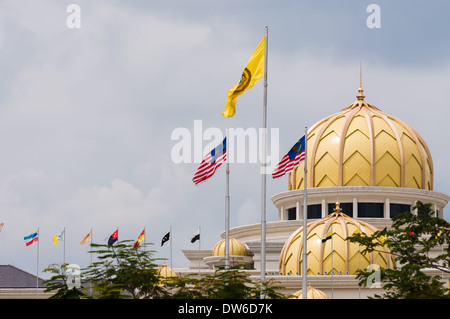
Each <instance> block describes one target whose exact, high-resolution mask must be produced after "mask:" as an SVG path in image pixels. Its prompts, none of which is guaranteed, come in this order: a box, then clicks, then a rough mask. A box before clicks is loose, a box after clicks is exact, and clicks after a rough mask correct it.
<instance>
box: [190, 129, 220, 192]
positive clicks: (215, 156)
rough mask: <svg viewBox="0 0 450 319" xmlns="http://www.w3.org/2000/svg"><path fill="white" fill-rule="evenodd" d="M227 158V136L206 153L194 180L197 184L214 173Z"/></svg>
mask: <svg viewBox="0 0 450 319" xmlns="http://www.w3.org/2000/svg"><path fill="white" fill-rule="evenodd" d="M226 160H227V138H226V137H225V138H224V139H223V142H222V143H221V144H219V145H218V146H217V147H216V148H215V149H213V150H212V151H211V152H209V153H208V154H206V156H205V157H204V158H203V161H202V162H201V164H200V166H199V167H198V169H197V172H195V175H194V178H192V181H193V182H194V184H195V185H198V184H199V183H201V182H203V181H205V180H207V179H208V178H210V177H211V176H213V175H214V173H215V172H216V170H217V169H218V168H219V167H220V165H222V163H223V162H225V161H226Z"/></svg>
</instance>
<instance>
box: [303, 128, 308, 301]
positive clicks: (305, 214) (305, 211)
mask: <svg viewBox="0 0 450 319" xmlns="http://www.w3.org/2000/svg"><path fill="white" fill-rule="evenodd" d="M307 143H308V128H307V127H305V164H304V173H305V177H304V183H303V256H302V298H303V299H306V298H307V287H308V285H307V280H308V263H307V262H308V260H307V258H308V251H307V242H308V241H307V235H308V232H307V225H308V195H307V188H308V183H307V172H308V165H307V155H308V154H307V151H308V148H307Z"/></svg>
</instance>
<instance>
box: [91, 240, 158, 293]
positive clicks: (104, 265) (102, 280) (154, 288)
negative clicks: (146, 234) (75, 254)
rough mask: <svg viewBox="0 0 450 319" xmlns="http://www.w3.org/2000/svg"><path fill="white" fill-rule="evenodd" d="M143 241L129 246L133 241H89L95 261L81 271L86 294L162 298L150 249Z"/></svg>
mask: <svg viewBox="0 0 450 319" xmlns="http://www.w3.org/2000/svg"><path fill="white" fill-rule="evenodd" d="M145 246H147V245H146V244H144V245H140V246H139V247H138V248H133V242H132V241H130V240H124V241H120V242H117V244H115V245H113V246H108V245H99V244H91V247H92V248H94V250H92V251H90V253H94V254H97V259H98V261H96V262H94V263H92V264H91V265H89V266H88V267H87V268H86V269H85V270H84V271H83V276H84V281H85V282H86V286H87V287H86V288H85V289H84V291H85V292H86V296H85V297H86V298H99V299H118V298H133V299H146V298H164V297H165V296H166V295H167V292H166V290H165V289H164V287H162V286H161V285H160V278H159V275H158V272H157V267H158V265H157V264H156V263H155V261H156V260H155V259H154V258H153V257H152V256H153V253H154V252H153V251H150V250H146V249H144V247H145Z"/></svg>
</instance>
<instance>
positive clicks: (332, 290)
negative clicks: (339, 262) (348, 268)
mask: <svg viewBox="0 0 450 319" xmlns="http://www.w3.org/2000/svg"><path fill="white" fill-rule="evenodd" d="M333 237H334V236H333V223H331V299H333V292H334V289H333V278H334V276H333V275H334V269H333V255H334V254H333V252H334V251H333Z"/></svg>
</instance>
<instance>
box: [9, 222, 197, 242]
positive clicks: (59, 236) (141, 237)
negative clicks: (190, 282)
mask: <svg viewBox="0 0 450 319" xmlns="http://www.w3.org/2000/svg"><path fill="white" fill-rule="evenodd" d="M2 228H3V223H2V224H0V231H1V229H2ZM64 232H65V230H63V231H62V232H61V233H60V234H57V235H55V236H53V237H52V239H53V246H55V245H56V244H57V243H58V242H60V241H64ZM170 236H171V231H169V232H168V233H167V234H165V235H164V236H163V238H162V240H161V247H162V246H164V245H165V244H166V243H168V242H169V241H170ZM23 239H24V240H25V244H26V245H27V246H30V245H31V244H33V243H35V242H37V241H38V240H39V231H37V232H34V233H32V234H30V235H28V236H25V237H24V238H23ZM144 239H145V228H144V229H143V230H142V232H141V234H140V235H139V237H138V238H137V240H136V242H135V243H134V245H133V248H137V247H139V245H140V243H141V242H142V241H143V240H144ZM118 240H119V229H116V230H115V231H114V232H113V233H112V234H111V236H109V239H108V246H112V245H114V243H115V242H117V241H118ZM197 240H200V229H199V230H197V231H196V232H195V233H194V235H193V236H192V238H191V243H195V242H196V241H197ZM91 241H92V230H91V231H90V232H89V233H88V234H87V235H86V236H84V237H83V238H82V239H81V241H80V243H79V245H84V244H86V243H89V242H91Z"/></svg>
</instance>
